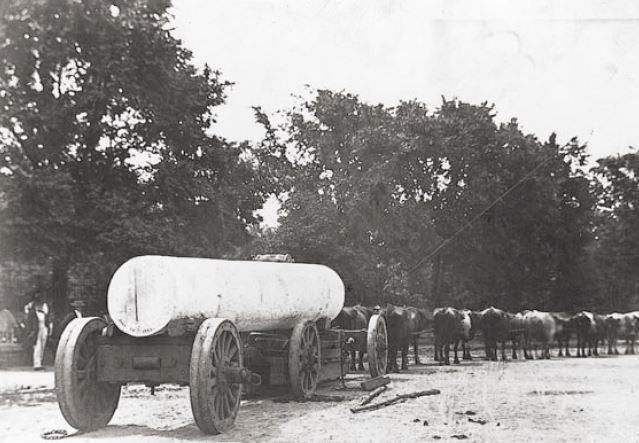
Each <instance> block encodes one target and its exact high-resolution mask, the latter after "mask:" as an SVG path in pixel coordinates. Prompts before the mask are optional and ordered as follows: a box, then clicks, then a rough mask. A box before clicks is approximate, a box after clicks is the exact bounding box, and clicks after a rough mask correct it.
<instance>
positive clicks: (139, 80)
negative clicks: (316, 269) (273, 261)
mask: <svg viewBox="0 0 639 443" xmlns="http://www.w3.org/2000/svg"><path fill="white" fill-rule="evenodd" d="M2 6H3V9H2V21H1V23H0V32H1V33H2V34H3V40H2V42H1V43H0V61H1V62H2V64H1V66H0V154H1V155H0V244H1V245H2V251H1V252H2V257H1V258H2V260H17V261H22V262H42V261H45V262H47V263H50V265H51V266H50V267H51V269H52V270H53V275H52V276H50V282H51V285H52V288H50V289H51V290H52V291H53V294H54V298H55V299H56V300H57V301H61V300H63V298H64V296H65V295H66V294H68V288H67V282H68V277H69V272H70V270H72V269H76V268H78V269H82V273H83V274H82V275H87V274H90V275H95V276H99V279H101V281H102V283H105V282H106V281H107V280H108V277H109V273H110V272H112V270H113V268H114V266H116V265H117V264H119V263H121V262H122V261H123V260H125V259H127V258H129V257H131V256H134V255H140V254H149V253H158V254H174V255H195V256H214V257H220V256H223V257H241V256H250V255H252V254H254V253H257V252H262V253H269V252H273V253H290V254H291V255H293V256H294V257H295V258H296V260H297V261H302V262H314V263H324V264H327V265H329V266H331V267H332V268H334V269H335V270H337V271H338V272H339V274H340V275H341V276H342V278H343V279H344V281H345V283H346V287H347V293H348V300H347V301H349V302H353V303H354V302H362V303H371V304H372V303H384V302H387V301H392V302H395V303H410V304H415V305H420V306H426V307H434V306H437V305H444V304H448V305H457V306H467V307H474V308H478V307H485V306H487V305H490V304H493V305H498V306H500V307H503V308H505V309H510V310H518V309H523V308H543V309H553V310H574V309H581V308H588V309H593V308H596V309H605V310H608V309H611V310H612V309H617V310H622V309H628V308H631V307H633V306H634V304H635V303H637V302H638V301H639V300H637V295H638V294H639V278H638V277H637V275H636V272H635V269H637V266H638V265H639V262H638V260H639V258H638V257H639V254H637V252H636V251H637V249H638V247H639V234H638V232H639V231H638V230H637V229H636V228H637V226H638V224H639V216H638V213H637V211H638V210H639V182H638V177H639V160H638V159H639V155H638V154H636V153H630V154H627V155H625V156H617V157H609V158H605V159H601V160H599V161H598V166H597V167H595V168H594V169H593V170H592V171H591V172H585V171H586V165H587V157H586V153H585V146H584V145H583V144H581V143H580V142H579V141H578V140H577V139H572V140H570V141H569V142H568V143H566V144H560V143H558V142H557V140H556V137H555V135H554V134H552V135H550V137H549V138H548V139H547V140H541V139H539V138H537V137H536V136H535V135H532V134H527V133H525V132H524V131H522V129H521V127H520V126H519V124H518V122H517V121H516V120H515V119H513V120H511V121H510V122H508V123H498V122H497V121H496V119H495V111H494V108H493V106H489V105H488V104H486V103H483V104H480V105H472V104H468V103H464V102H462V101H458V100H446V99H443V100H442V103H441V105H440V106H439V107H437V108H429V107H427V106H426V104H424V103H421V102H419V101H407V102H401V103H400V104H399V105H397V106H395V107H388V106H383V105H371V104H368V103H365V102H364V101H362V100H360V98H359V97H357V96H355V95H352V94H348V93H345V92H333V91H327V90H320V91H316V92H315V93H313V94H312V96H311V97H310V98H309V99H308V100H306V101H303V100H302V101H300V103H299V105H298V106H296V107H294V108H292V109H290V110H288V111H286V114H285V115H286V120H285V123H283V124H282V125H273V124H272V123H271V121H270V119H269V116H268V115H266V114H265V113H264V112H262V110H261V109H260V108H255V113H256V119H257V121H258V122H259V123H260V124H262V125H263V127H264V129H265V136H264V139H263V140H262V141H261V142H259V143H257V144H256V145H251V144H249V143H246V142H243V143H235V142H230V141H227V140H224V139H222V138H220V137H217V136H215V135H213V134H214V129H215V128H214V124H215V118H214V111H215V108H216V107H217V106H219V105H222V104H223V103H224V99H225V95H224V94H225V89H226V88H227V87H228V86H229V85H230V84H229V83H228V82H226V81H224V80H222V79H221V78H220V74H219V73H218V72H216V71H213V70H211V69H210V68H209V67H208V66H205V67H204V68H203V69H198V68H196V67H195V66H194V65H193V63H192V55H191V53H190V52H189V51H188V50H187V49H185V48H184V47H183V45H182V43H181V42H180V41H179V40H177V39H176V38H175V37H174V36H173V35H172V34H171V32H170V30H169V24H170V16H169V14H168V12H167V10H168V8H169V7H170V1H169V0H160V1H152V0H133V1H128V2H120V1H115V0H112V1H103V0H82V1H69V0H49V1H46V2H37V1H30V0H10V1H9V2H7V3H3V5H2ZM273 194H275V195H278V196H279V198H280V199H281V200H282V202H283V208H282V217H281V219H280V225H279V227H278V228H277V229H265V230H263V229H260V228H259V222H260V217H259V216H257V215H256V213H255V210H256V209H259V208H261V207H262V205H263V204H264V201H265V200H266V198H267V197H268V196H269V195H273ZM251 240H252V241H251ZM97 286H99V287H102V288H103V287H104V284H102V285H99V284H98V285H97ZM103 296H104V291H103V290H101V292H100V293H99V294H98V297H97V298H99V299H100V300H102V301H103V298H104V297H103Z"/></svg>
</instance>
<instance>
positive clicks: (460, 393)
mask: <svg viewBox="0 0 639 443" xmlns="http://www.w3.org/2000/svg"><path fill="white" fill-rule="evenodd" d="M23 375H25V374H23ZM26 377H28V378H21V377H20V376H19V375H15V374H14V373H11V372H7V371H0V380H2V381H0V441H3V442H4V441H6V442H22V441H24V442H33V441H42V440H41V438H40V435H41V434H42V433H43V432H45V431H49V430H52V429H66V430H67V431H69V433H70V434H72V433H74V432H75V431H73V429H72V428H70V427H69V426H68V425H67V424H66V422H65V421H64V419H63V418H62V416H61V414H60V412H59V410H58V406H57V403H56V402H55V396H54V395H53V392H52V389H51V384H52V373H50V372H49V373H44V374H39V375H37V376H35V375H34V376H32V375H28V376H26ZM364 378H365V375H364V374H359V375H358V374H353V375H349V378H348V379H349V381H348V383H347V389H340V386H339V384H330V385H325V386H323V387H321V389H320V390H319V391H318V392H319V393H320V394H324V395H329V396H341V397H343V398H344V400H343V401H326V402H307V403H297V402H292V401H287V397H286V396H285V395H283V394H285V393H283V394H280V395H279V396H277V395H276V396H270V397H268V398H258V399H250V400H246V401H243V404H242V407H241V409H240V414H239V416H238V419H237V421H236V424H235V427H234V429H233V430H232V431H231V432H228V433H227V434H224V435H219V436H214V437H212V436H205V435H203V434H201V433H200V432H199V430H198V429H197V427H196V426H195V424H194V423H193V419H192V416H191V410H190V404H189V398H188V388H179V387H173V386H166V387H161V388H158V390H157V392H156V395H155V396H151V395H149V389H148V388H145V387H143V386H129V387H127V388H126V390H125V391H124V394H123V397H122V399H121V401H120V406H119V408H118V410H117V412H116V414H115V416H114V418H113V420H112V422H111V424H110V425H109V426H108V427H107V428H105V429H102V430H99V431H96V432H92V433H88V434H76V435H73V436H72V437H69V439H70V440H69V441H73V442H78V443H79V442H92V443H95V442H109V441H118V442H168V441H180V442H186V441H214V442H228V441H240V442H254V441H257V442H261V441H265V442H266V441H268V442H326V441H329V442H330V441H335V442H359V441H365V442H366V441H373V442H374V441H380V442H381V441H383V442H391V443H394V442H411V441H458V440H462V439H463V440H465V441H478V442H502V441H503V442H521V441H530V442H546V441H548V442H551V441H552V442H563V441H565V442H575V441H578V442H616V443H620V442H633V441H639V396H638V395H639V356H620V357H599V358H589V359H577V358H568V359H553V360H550V361H528V362H525V361H515V362H512V361H509V362H507V363H505V364H504V363H503V362H497V363H495V362H490V363H489V362H484V361H479V360H476V361H473V362H471V363H468V362H464V363H462V364H461V365H459V366H451V367H439V366H434V365H430V364H429V365H425V366H411V367H410V369H409V371H407V372H404V373H401V374H392V375H391V378H392V380H393V381H392V383H391V385H390V389H389V390H388V391H387V392H386V393H384V394H383V395H382V396H381V397H380V398H379V401H382V400H385V399H388V398H392V397H393V396H395V395H396V394H399V393H408V392H413V391H418V390H424V389H430V388H437V389H440V390H441V395H437V396H431V397H421V398H418V399H412V400H408V401H407V402H405V403H401V404H397V405H393V406H390V407H387V408H384V409H381V410H378V411H372V412H365V413H360V414H352V413H351V412H350V410H349V409H350V408H351V407H354V406H357V405H358V404H359V401H360V400H361V399H362V398H363V397H364V395H365V393H364V392H362V391H360V390H358V389H356V387H357V385H358V383H359V381H360V380H363V379H364ZM11 380H13V381H17V380H27V381H28V382H29V383H31V385H30V386H31V387H30V388H28V389H27V388H26V385H25V384H24V383H22V384H23V386H22V388H20V387H19V386H16V385H14V386H11ZM375 402H377V400H375Z"/></svg>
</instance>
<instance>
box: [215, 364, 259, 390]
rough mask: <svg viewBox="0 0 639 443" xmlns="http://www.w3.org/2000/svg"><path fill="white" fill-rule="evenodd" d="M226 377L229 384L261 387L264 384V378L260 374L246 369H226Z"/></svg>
mask: <svg viewBox="0 0 639 443" xmlns="http://www.w3.org/2000/svg"><path fill="white" fill-rule="evenodd" d="M224 377H225V378H226V380H227V381H228V382H229V383H236V384H237V383H240V384H243V385H252V386H259V385H261V384H262V377H261V376H260V374H258V373H256V372H251V371H249V370H248V369H246V368H235V367H231V368H225V369H224Z"/></svg>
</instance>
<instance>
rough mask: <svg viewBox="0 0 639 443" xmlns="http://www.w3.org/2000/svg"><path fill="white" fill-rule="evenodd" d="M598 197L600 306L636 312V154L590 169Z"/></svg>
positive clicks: (638, 258)
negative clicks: (593, 175) (594, 179)
mask: <svg viewBox="0 0 639 443" xmlns="http://www.w3.org/2000/svg"><path fill="white" fill-rule="evenodd" d="M593 173H594V174H595V178H596V181H595V182H594V190H595V192H596V193H597V197H598V199H599V200H598V213H597V223H596V228H597V229H596V233H597V242H596V245H595V248H594V249H593V260H594V262H595V263H596V264H597V270H598V273H597V274H598V276H599V281H598V283H599V284H598V289H599V300H598V301H599V305H600V306H601V308H602V309H606V310H611V311H612V310H619V311H622V310H626V309H627V310H635V309H636V307H637V304H638V303H639V278H638V277H637V272H636V270H637V268H638V267H639V253H637V250H639V232H638V230H637V224H638V222H639V153H637V152H636V151H633V152H630V153H628V154H625V155H617V156H609V157H605V158H602V159H599V160H598V161H597V166H596V167H595V168H593Z"/></svg>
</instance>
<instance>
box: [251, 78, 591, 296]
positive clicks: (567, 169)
mask: <svg viewBox="0 0 639 443" xmlns="http://www.w3.org/2000/svg"><path fill="white" fill-rule="evenodd" d="M262 117H263V116H262ZM262 120H264V119H263V118H262ZM269 125H270V123H269ZM268 128H270V132H268V134H269V137H270V138H269V143H272V139H273V133H274V131H273V130H272V126H268ZM281 134H282V135H281V138H282V139H283V140H284V141H282V142H280V144H281V145H282V146H287V147H288V149H289V151H288V152H289V154H290V155H288V156H287V158H288V159H289V160H290V163H291V164H290V168H289V171H292V172H291V174H292V178H291V180H290V183H291V189H292V192H291V197H290V200H289V202H294V204H290V203H289V202H287V204H286V205H285V209H286V212H287V216H286V217H284V218H283V220H282V223H281V226H280V228H279V229H278V231H276V233H275V234H274V237H276V238H278V239H279V241H280V245H281V247H283V248H286V251H287V252H292V251H299V253H300V254H301V255H302V256H304V257H309V256H311V255H315V256H321V259H322V260H323V261H322V262H325V263H327V264H328V262H331V261H333V262H334V261H335V260H336V257H337V256H338V255H339V256H341V257H352V259H350V260H346V261H342V262H340V267H339V268H337V269H338V271H339V272H341V273H343V274H344V276H346V279H347V280H348V283H349V285H350V287H352V290H353V297H352V300H353V301H360V300H364V301H373V302H378V301H393V302H405V300H406V299H407V295H406V294H407V293H413V294H414V293H419V294H423V297H424V299H423V300H421V301H419V300H417V301H415V302H416V304H422V305H428V306H433V305H442V304H456V305H465V306H470V307H481V306H485V305H486V304H489V303H492V304H497V305H500V306H503V307H505V308H508V309H521V308H524V307H547V308H553V309H568V308H569V307H571V306H574V305H575V304H578V303H582V302H583V303H585V300H586V297H587V294H586V293H585V292H583V291H581V289H583V287H584V285H580V284H576V283H579V277H580V276H581V273H580V269H581V268H580V267H579V266H580V264H579V260H575V258H577V257H579V256H580V254H582V253H583V251H584V249H585V248H586V247H587V246H588V244H589V241H590V237H589V232H590V230H591V228H592V227H591V223H590V215H591V210H592V205H593V202H592V201H590V200H591V199H589V195H588V179H587V178H586V177H585V176H584V174H583V173H582V172H580V171H581V169H580V167H581V166H583V165H584V164H585V161H586V158H585V154H584V149H585V147H584V146H583V145H580V144H579V143H578V141H577V140H572V141H571V142H570V143H568V144H567V145H566V146H558V145H557V143H556V140H555V136H554V135H553V136H551V138H550V139H549V140H548V142H546V143H541V142H540V141H539V140H538V139H537V138H536V137H534V136H533V135H527V134H524V133H523V132H522V131H521V130H520V128H519V126H518V124H517V122H516V121H515V120H513V121H511V122H510V123H508V124H502V125H497V124H496V123H495V121H494V111H493V108H492V107H491V106H488V105H487V104H481V105H479V106H475V105H470V104H466V103H463V102H459V101H457V100H452V101H448V100H444V101H443V102H442V105H441V107H440V108H439V109H436V110H435V111H434V112H433V111H430V110H429V109H428V108H427V107H426V105H424V104H423V103H419V102H417V101H410V102H402V103H400V104H399V105H398V106H397V107H394V108H388V107H384V106H381V105H376V106H373V105H368V104H366V103H363V102H362V101H360V100H359V98H358V97H356V96H354V95H351V94H347V93H335V92H331V91H324V90H321V91H318V92H317V96H316V97H315V98H314V99H313V100H310V101H307V102H304V103H302V104H300V105H299V106H298V107H297V108H295V109H292V110H290V111H289V112H288V123H287V124H286V125H284V127H282V128H281ZM302 196H303V197H302ZM318 202H319V203H318ZM300 230H303V231H304V234H302V235H300V236H299V237H296V236H294V235H291V233H292V232H299V231H300ZM319 233H321V235H320V234H319ZM313 235H318V238H320V239H321V241H319V242H314V244H309V241H310V240H309V237H310V236H313ZM438 245H442V246H443V247H441V248H438V247H437V246H438ZM311 248H313V249H312V251H313V252H310V251H311ZM356 275H359V276H361V275H366V278H365V279H364V281H361V280H360V281H356V280H355V279H354V278H353V277H351V276H356ZM575 284H576V286H575Z"/></svg>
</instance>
